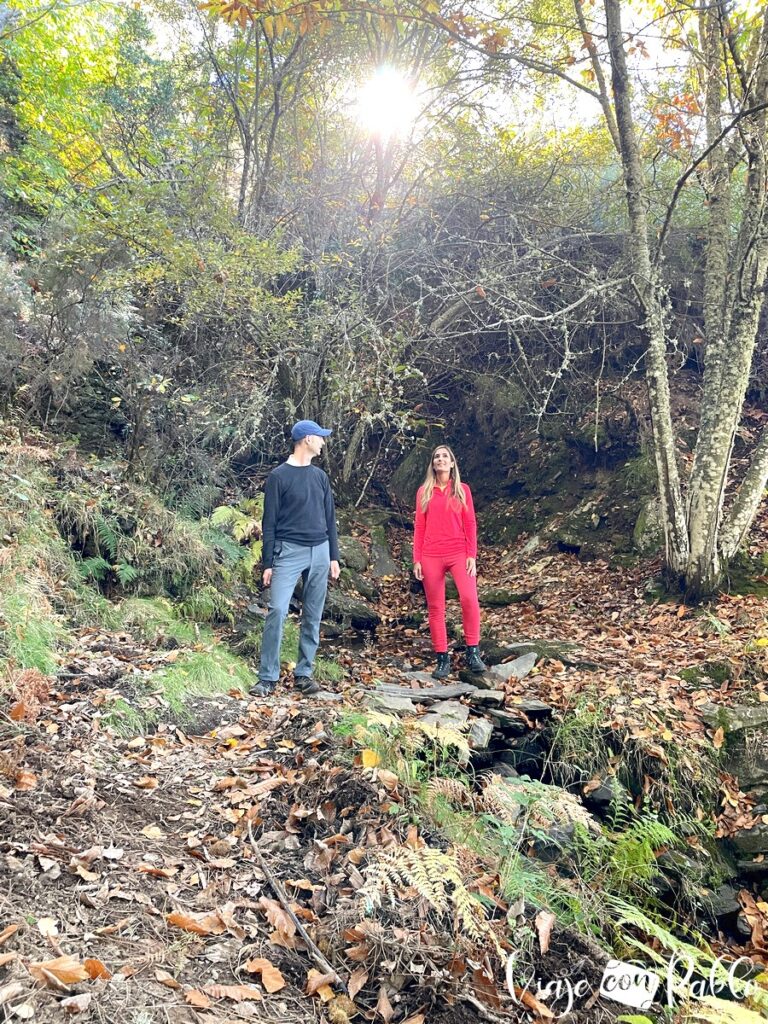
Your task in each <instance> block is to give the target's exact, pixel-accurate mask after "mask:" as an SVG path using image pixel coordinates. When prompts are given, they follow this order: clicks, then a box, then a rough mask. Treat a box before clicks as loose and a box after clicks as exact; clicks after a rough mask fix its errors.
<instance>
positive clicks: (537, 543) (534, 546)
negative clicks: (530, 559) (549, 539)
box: [522, 533, 542, 555]
mask: <svg viewBox="0 0 768 1024" xmlns="http://www.w3.org/2000/svg"><path fill="white" fill-rule="evenodd" d="M541 544H542V540H541V537H540V536H539V535H538V533H534V535H533V536H532V537H530V538H529V539H528V540H527V541H526V542H525V544H523V548H522V554H524V555H532V554H534V552H536V551H538V550H539V548H540V547H541Z"/></svg>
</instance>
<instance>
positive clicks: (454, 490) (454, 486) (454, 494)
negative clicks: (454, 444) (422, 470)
mask: <svg viewBox="0 0 768 1024" xmlns="http://www.w3.org/2000/svg"><path fill="white" fill-rule="evenodd" d="M441 448H445V450H446V451H447V452H448V454H449V455H450V457H451V461H452V462H453V465H452V466H451V475H450V476H449V478H448V483H449V485H450V488H451V498H453V499H455V500H456V501H458V502H459V504H460V505H463V506H464V508H466V507H467V497H466V495H465V494H464V488H463V487H462V485H461V474H460V473H459V464H458V462H457V461H456V456H455V455H454V454H453V452H452V451H451V449H450V448H449V447H448V445H447V444H439V445H437V447H435V448H433V449H432V454H431V455H430V456H429V465H428V466H427V473H426V476H425V477H424V483H423V484H422V485H421V486H422V491H421V511H422V512H426V511H427V505H429V502H430V500H431V499H432V495H433V493H434V490H435V486H436V484H437V473H435V467H434V460H435V454H436V453H437V452H438V451H439V450H440V449H441Z"/></svg>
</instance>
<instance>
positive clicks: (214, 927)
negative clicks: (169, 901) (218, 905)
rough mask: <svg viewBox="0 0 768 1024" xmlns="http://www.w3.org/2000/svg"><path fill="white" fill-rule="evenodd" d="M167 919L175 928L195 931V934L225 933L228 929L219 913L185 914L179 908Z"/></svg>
mask: <svg viewBox="0 0 768 1024" xmlns="http://www.w3.org/2000/svg"><path fill="white" fill-rule="evenodd" d="M166 921H167V922H168V924H170V925H173V927H174V928H181V929H182V930H183V931H185V932H194V934H195V935H223V934H224V932H225V931H226V930H227V926H226V925H225V924H224V922H223V921H222V920H221V918H220V917H219V915H218V914H217V913H213V914H185V913H183V912H182V911H180V910H177V911H174V913H172V914H168V915H167V917H166Z"/></svg>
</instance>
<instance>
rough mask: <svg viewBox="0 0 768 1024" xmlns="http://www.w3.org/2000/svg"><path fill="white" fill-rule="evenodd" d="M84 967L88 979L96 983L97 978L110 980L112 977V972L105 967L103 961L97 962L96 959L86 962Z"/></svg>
mask: <svg viewBox="0 0 768 1024" xmlns="http://www.w3.org/2000/svg"><path fill="white" fill-rule="evenodd" d="M83 966H84V967H85V969H86V971H87V972H88V977H89V978H93V980H94V981H95V980H96V979H97V978H106V979H107V980H108V979H109V978H111V977H112V972H111V971H110V970H109V969H108V968H107V967H105V966H104V964H103V963H102V962H101V960H97V959H96V958H95V957H93V958H91V959H89V960H86V961H85V964H84V965H83Z"/></svg>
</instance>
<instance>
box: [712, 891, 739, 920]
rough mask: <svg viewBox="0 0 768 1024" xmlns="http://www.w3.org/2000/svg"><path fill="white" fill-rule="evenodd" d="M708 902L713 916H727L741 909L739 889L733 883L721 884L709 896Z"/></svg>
mask: <svg viewBox="0 0 768 1024" xmlns="http://www.w3.org/2000/svg"><path fill="white" fill-rule="evenodd" d="M707 904H708V909H709V911H710V912H711V914H712V916H713V917H727V916H728V915H729V914H738V913H739V911H740V910H741V904H740V903H739V900H738V891H737V890H736V889H734V888H733V886H732V885H721V886H719V887H718V888H717V889H716V890H715V891H714V892H713V893H712V894H711V895H710V896H709V899H708V900H707Z"/></svg>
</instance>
